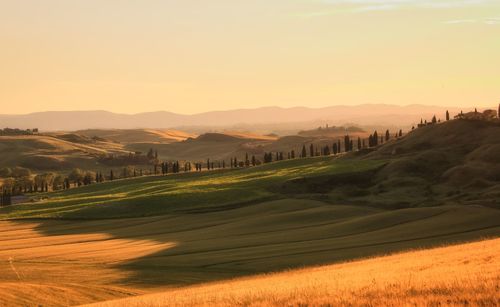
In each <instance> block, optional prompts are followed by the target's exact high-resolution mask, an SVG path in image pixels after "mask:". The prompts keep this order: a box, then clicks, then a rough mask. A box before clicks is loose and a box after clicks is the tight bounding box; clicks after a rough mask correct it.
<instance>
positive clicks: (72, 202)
mask: <svg viewBox="0 0 500 307" xmlns="http://www.w3.org/2000/svg"><path fill="white" fill-rule="evenodd" d="M383 163H384V162H383V161H379V160H366V161H354V160H338V159H336V158H334V157H325V158H310V159H297V160H290V161H284V162H280V163H272V164H268V165H264V166H260V167H255V168H250V169H241V170H226V171H223V170H221V171H215V172H202V173H187V174H178V175H170V176H166V177H142V178H135V179H125V180H117V181H113V182H107V183H103V184H94V185H91V186H86V187H82V188H79V189H72V190H69V191H62V192H57V193H49V194H47V195H46V197H47V198H48V199H47V200H45V201H43V202H37V203H32V204H23V205H16V206H12V207H9V208H3V209H0V218H28V217H30V218H38V217H66V218H117V217H140V216H151V215H160V214H167V213H176V212H204V211H211V210H218V208H221V209H230V208H237V207H241V206H247V205H251V204H253V203H256V202H258V201H261V200H268V199H282V198H286V197H287V196H286V194H283V193H281V192H280V191H279V185H280V183H281V182H283V181H286V180H287V179H293V178H304V177H310V176H320V175H322V174H328V175H340V174H346V173H364V172H370V171H373V170H375V169H376V168H378V167H380V166H381V165H383ZM275 191H276V192H275Z"/></svg>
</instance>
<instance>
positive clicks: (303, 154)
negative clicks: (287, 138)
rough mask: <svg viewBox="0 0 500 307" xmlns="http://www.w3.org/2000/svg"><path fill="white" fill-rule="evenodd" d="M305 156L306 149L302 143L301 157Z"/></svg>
mask: <svg viewBox="0 0 500 307" xmlns="http://www.w3.org/2000/svg"><path fill="white" fill-rule="evenodd" d="M305 157H307V150H306V145H302V154H301V158H305Z"/></svg>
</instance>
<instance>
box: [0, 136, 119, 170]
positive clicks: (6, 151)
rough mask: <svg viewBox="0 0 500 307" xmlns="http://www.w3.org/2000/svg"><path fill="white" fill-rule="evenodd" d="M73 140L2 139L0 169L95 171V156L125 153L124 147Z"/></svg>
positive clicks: (0, 139)
mask: <svg viewBox="0 0 500 307" xmlns="http://www.w3.org/2000/svg"><path fill="white" fill-rule="evenodd" d="M65 136H73V138H76V137H78V136H76V135H65ZM72 140H73V139H65V137H62V136H61V137H58V136H50V135H30V136H0V156H1V159H0V168H1V167H15V166H22V167H27V168H30V169H33V170H41V171H48V170H50V171H58V170H67V169H70V168H74V167H80V168H85V169H94V168H96V157H98V156H100V155H103V154H109V153H121V154H123V153H125V151H124V150H123V146H122V145H120V144H116V143H112V142H105V141H95V142H74V141H72Z"/></svg>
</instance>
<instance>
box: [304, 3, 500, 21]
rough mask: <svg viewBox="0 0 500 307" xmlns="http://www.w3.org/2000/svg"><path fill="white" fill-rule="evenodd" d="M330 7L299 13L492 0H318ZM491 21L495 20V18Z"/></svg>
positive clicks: (437, 6)
mask: <svg viewBox="0 0 500 307" xmlns="http://www.w3.org/2000/svg"><path fill="white" fill-rule="evenodd" d="M318 1H319V2H321V3H322V4H324V5H326V6H328V5H329V6H331V7H332V8H331V9H325V10H323V11H317V12H310V13H305V14H300V16H301V17H320V16H327V15H333V14H336V13H339V12H350V13H363V12H373V11H391V10H399V9H412V8H413V9H415V8H417V9H450V8H460V7H471V6H479V5H485V4H488V3H489V2H491V1H493V0H318ZM491 22H496V21H495V20H493V21H491Z"/></svg>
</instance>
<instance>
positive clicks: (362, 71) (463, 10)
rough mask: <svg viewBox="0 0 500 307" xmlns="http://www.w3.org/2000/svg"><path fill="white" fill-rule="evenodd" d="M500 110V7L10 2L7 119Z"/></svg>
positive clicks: (3, 56)
mask: <svg viewBox="0 0 500 307" xmlns="http://www.w3.org/2000/svg"><path fill="white" fill-rule="evenodd" d="M499 102H500V0H455V1H454V0H71V1H68V0H0V105H1V109H0V113H2V114H24V113H31V112H38V111H49V110H108V111H113V112H119V113H139V112H149V111H159V110H164V111H171V112H177V113H183V114H193V113H200V112H205V111H211V110H227V109H240V108H256V107H262V106H281V107H293V106H308V107H322V106H330V105H358V104H367V103H376V104H379V103H384V104H398V105H410V104H428V105H443V106H459V107H462V106H463V107H470V106H480V107H481V106H488V105H491V106H496V105H498V103H499Z"/></svg>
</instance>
